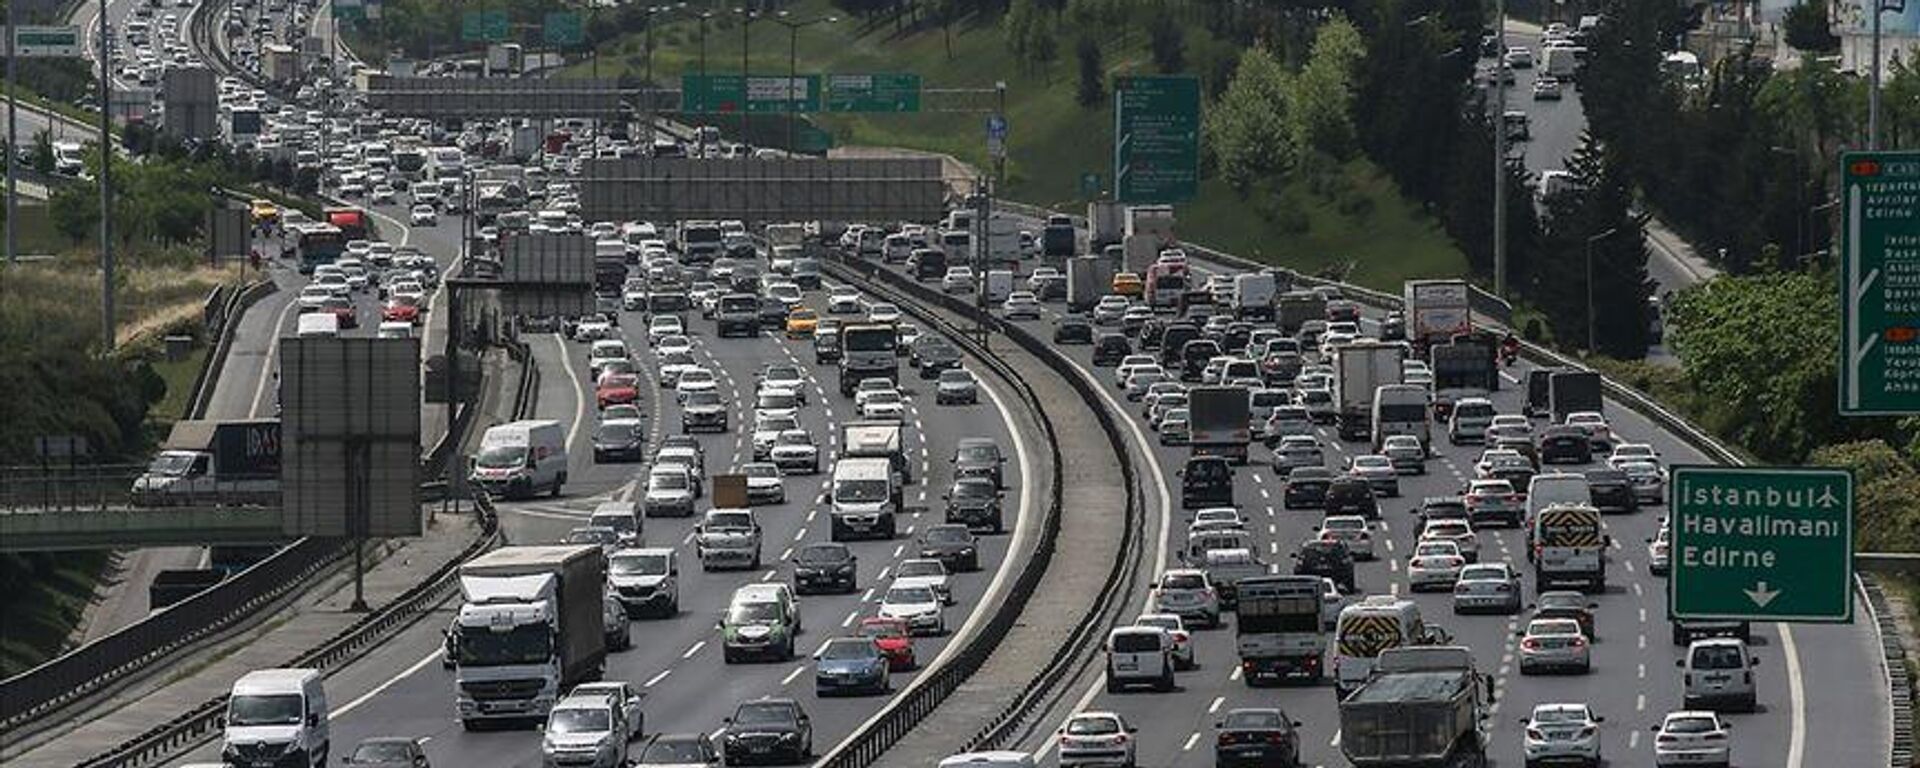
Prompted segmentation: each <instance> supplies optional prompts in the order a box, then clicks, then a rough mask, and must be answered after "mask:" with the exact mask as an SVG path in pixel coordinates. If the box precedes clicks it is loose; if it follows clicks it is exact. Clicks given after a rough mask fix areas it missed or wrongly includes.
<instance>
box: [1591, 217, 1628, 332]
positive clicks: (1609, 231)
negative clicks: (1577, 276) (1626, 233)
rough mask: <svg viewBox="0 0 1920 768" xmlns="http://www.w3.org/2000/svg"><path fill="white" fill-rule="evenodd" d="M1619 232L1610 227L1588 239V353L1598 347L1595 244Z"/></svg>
mask: <svg viewBox="0 0 1920 768" xmlns="http://www.w3.org/2000/svg"><path fill="white" fill-rule="evenodd" d="M1619 231H1620V228H1619V227H1609V228H1608V229H1607V231H1605V232H1601V233H1599V234H1596V235H1592V236H1589V237H1588V238H1587V351H1588V352H1592V351H1593V350H1594V348H1595V346H1596V344H1595V343H1594V341H1595V338H1596V334H1595V333H1594V322H1593V244H1594V243H1598V242H1600V241H1601V240H1605V239H1607V238H1609V237H1612V236H1613V235H1614V234H1615V233H1617V232H1619Z"/></svg>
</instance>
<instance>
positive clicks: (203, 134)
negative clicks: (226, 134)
mask: <svg viewBox="0 0 1920 768" xmlns="http://www.w3.org/2000/svg"><path fill="white" fill-rule="evenodd" d="M160 95H161V98H162V99H164V100H165V101H166V104H167V112H166V117H165V118H164V120H163V123H164V125H163V127H164V128H165V129H166V133H167V135H168V136H172V137H174V138H177V139H211V138H214V137H216V136H219V135H220V124H219V115H220V81H219V78H218V77H216V76H215V75H214V74H213V70H211V69H207V68H206V67H179V68H174V69H168V70H167V73H166V75H165V77H164V79H162V80H161V82H160Z"/></svg>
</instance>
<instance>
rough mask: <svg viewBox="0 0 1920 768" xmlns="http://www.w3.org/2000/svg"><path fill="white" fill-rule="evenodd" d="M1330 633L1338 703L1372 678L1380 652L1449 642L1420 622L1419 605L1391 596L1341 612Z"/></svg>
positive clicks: (1368, 600)
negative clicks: (1331, 633)
mask: <svg viewBox="0 0 1920 768" xmlns="http://www.w3.org/2000/svg"><path fill="white" fill-rule="evenodd" d="M1333 631H1334V635H1333V693H1334V696H1335V698H1340V699H1344V698H1346V697H1347V694H1349V693H1352V692H1353V691H1354V690H1355V689H1357V688H1359V687H1360V686H1361V685H1364V684H1365V683H1366V682H1367V679H1368V678H1370V677H1372V676H1373V666H1374V662H1376V661H1378V660H1379V658H1380V652H1381V651H1384V650H1387V649H1389V648H1399V647H1401V646H1407V645H1431V644H1434V643H1445V642H1450V641H1451V640H1452V638H1451V637H1450V636H1448V635H1446V634H1445V633H1444V632H1440V631H1439V630H1435V629H1432V628H1429V627H1428V626H1427V625H1426V623H1425V622H1423V621H1422V620H1421V618H1420V605H1419V604H1418V603H1415V602H1413V601H1412V600H1408V599H1405V598H1401V597H1396V596H1393V595H1368V596H1367V597H1366V598H1365V599H1363V600H1361V601H1360V602H1357V603H1353V604H1351V605H1348V606H1347V607H1345V608H1342V609H1340V618H1338V619H1336V620H1335V621H1334V630H1333Z"/></svg>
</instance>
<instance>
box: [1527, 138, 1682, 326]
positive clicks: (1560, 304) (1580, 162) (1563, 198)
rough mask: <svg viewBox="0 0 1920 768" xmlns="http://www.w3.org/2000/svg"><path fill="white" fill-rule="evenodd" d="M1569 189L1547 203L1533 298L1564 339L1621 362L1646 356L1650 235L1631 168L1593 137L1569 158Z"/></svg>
mask: <svg viewBox="0 0 1920 768" xmlns="http://www.w3.org/2000/svg"><path fill="white" fill-rule="evenodd" d="M1567 170H1568V171H1569V172H1570V173H1572V174H1573V182H1572V185H1571V186H1570V188H1569V189H1567V190H1565V191H1560V192H1556V193H1555V194H1553V195H1551V196H1549V197H1548V198H1547V221H1546V240H1545V243H1544V247H1543V249H1542V253H1541V254H1540V258H1539V259H1538V263H1537V264H1535V265H1534V266H1536V267H1537V269H1533V270H1530V271H1529V277H1530V279H1531V283H1532V285H1531V287H1532V288H1533V289H1534V290H1533V293H1534V295H1533V296H1532V297H1531V298H1533V299H1534V301H1535V302H1536V303H1537V304H1539V305H1540V306H1541V307H1542V308H1544V309H1545V310H1546V312H1547V315H1548V317H1549V318H1551V319H1552V320H1553V326H1554V328H1556V329H1558V331H1559V336H1560V338H1562V339H1568V338H1574V339H1579V340H1580V341H1581V342H1583V343H1582V346H1585V344H1584V341H1585V337H1586V336H1587V335H1588V333H1587V329H1588V324H1589V323H1591V324H1592V329H1593V330H1592V334H1591V335H1592V336H1593V338H1594V340H1595V347H1594V348H1593V350H1592V351H1596V352H1601V353H1605V354H1607V355H1610V356H1613V357H1617V358H1621V359H1638V358H1641V357H1644V356H1646V352H1647V343H1648V327H1649V325H1650V323H1649V321H1650V319H1651V318H1650V317H1649V315H1648V312H1649V308H1648V306H1647V297H1648V296H1650V295H1652V292H1653V281H1652V279H1651V278H1649V277H1648V276H1647V244H1646V232H1645V231H1644V230H1643V229H1642V226H1641V221H1640V219H1638V218H1637V217H1636V216H1635V215H1634V213H1633V185H1632V182H1631V181H1630V180H1629V178H1628V175H1627V170H1626V167H1625V164H1624V163H1623V162H1622V161H1621V160H1620V159H1619V158H1617V157H1615V156H1614V155H1613V150H1612V149H1611V148H1610V147H1603V146H1602V145H1600V144H1599V143H1598V142H1597V141H1596V140H1595V139H1594V137H1593V136H1592V135H1591V134H1588V135H1587V136H1586V137H1585V138H1584V139H1583V140H1582V142H1581V145H1580V148H1579V149H1578V150H1577V151H1576V152H1575V153H1574V155H1573V157H1572V158H1570V159H1569V160H1568V161H1567Z"/></svg>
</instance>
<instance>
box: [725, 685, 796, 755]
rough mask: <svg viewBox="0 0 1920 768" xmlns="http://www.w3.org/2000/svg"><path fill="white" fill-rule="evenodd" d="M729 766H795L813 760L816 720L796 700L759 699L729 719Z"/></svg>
mask: <svg viewBox="0 0 1920 768" xmlns="http://www.w3.org/2000/svg"><path fill="white" fill-rule="evenodd" d="M726 732H727V735H726V737H725V738H724V739H723V740H722V741H721V751H722V752H724V753H725V754H726V759H727V765H754V764H760V765H794V764H798V763H804V762H807V761H808V760H809V759H811V758H812V757H813V720H812V719H810V718H808V717H807V712H806V710H804V709H801V708H800V702H797V701H794V700H793V699H756V700H753V701H749V702H746V703H744V704H741V705H740V706H739V707H737V708H735V709H734V710H733V716H732V717H729V718H727V728H726Z"/></svg>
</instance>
